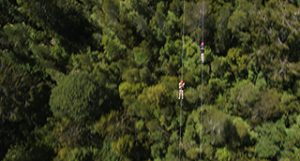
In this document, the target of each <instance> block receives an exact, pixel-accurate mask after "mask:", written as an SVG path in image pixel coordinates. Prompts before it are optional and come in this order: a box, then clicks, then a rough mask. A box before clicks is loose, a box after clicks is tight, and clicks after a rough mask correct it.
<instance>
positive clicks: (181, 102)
mask: <svg viewBox="0 0 300 161" xmlns="http://www.w3.org/2000/svg"><path fill="white" fill-rule="evenodd" d="M182 16H183V17H182V30H181V31H182V33H181V35H182V50H181V59H180V60H181V76H180V79H181V80H183V68H184V64H183V53H184V44H185V41H184V33H185V31H184V22H185V0H183V13H182ZM182 107H183V99H181V100H180V109H179V110H180V112H179V145H178V155H179V160H181V148H180V146H181V142H182V127H181V126H182Z"/></svg>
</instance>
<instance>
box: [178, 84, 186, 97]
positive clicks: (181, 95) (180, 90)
mask: <svg viewBox="0 0 300 161" xmlns="http://www.w3.org/2000/svg"><path fill="white" fill-rule="evenodd" d="M184 85H185V82H184V81H183V80H180V82H179V83H178V86H179V93H178V99H181V100H182V99H183V90H184Z"/></svg>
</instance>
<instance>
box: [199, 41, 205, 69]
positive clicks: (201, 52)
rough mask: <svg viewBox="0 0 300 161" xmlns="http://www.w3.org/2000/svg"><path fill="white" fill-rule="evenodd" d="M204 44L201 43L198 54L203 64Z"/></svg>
mask: <svg viewBox="0 0 300 161" xmlns="http://www.w3.org/2000/svg"><path fill="white" fill-rule="evenodd" d="M204 47H205V46H204V42H203V41H202V42H201V44H200V54H201V62H202V64H203V63H204Z"/></svg>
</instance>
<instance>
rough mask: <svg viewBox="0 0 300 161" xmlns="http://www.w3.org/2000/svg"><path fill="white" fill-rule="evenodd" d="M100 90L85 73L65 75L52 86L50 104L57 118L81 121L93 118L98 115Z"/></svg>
mask: <svg viewBox="0 0 300 161" xmlns="http://www.w3.org/2000/svg"><path fill="white" fill-rule="evenodd" d="M99 94H100V91H99V90H98V88H97V85H96V84H95V83H94V82H93V81H92V80H91V78H90V76H89V75H88V74H87V73H74V74H71V75H68V76H66V77H65V78H64V79H62V80H61V81H60V82H58V85H57V86H56V87H55V88H53V90H52V94H51V99H50V106H51V111H52V112H53V115H54V116H55V117H57V118H68V119H70V120H73V121H77V122H81V121H87V120H94V119H95V118H96V117H97V116H98V115H99V111H100V109H99V106H101V103H102V102H103V101H102V100H99V97H98V95H99Z"/></svg>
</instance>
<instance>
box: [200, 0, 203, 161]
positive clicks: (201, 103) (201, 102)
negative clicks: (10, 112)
mask: <svg viewBox="0 0 300 161" xmlns="http://www.w3.org/2000/svg"><path fill="white" fill-rule="evenodd" d="M201 10H202V11H201V43H202V42H204V0H202V9H201ZM199 25H200V24H199ZM199 35H200V34H199ZM200 56H201V52H200ZM203 67H204V64H203V63H202V70H201V92H202V93H201V97H200V107H201V108H202V105H203ZM200 112H201V113H200V123H202V121H201V120H202V118H203V112H202V111H200ZM199 140H200V159H201V158H202V140H201V138H199Z"/></svg>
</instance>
